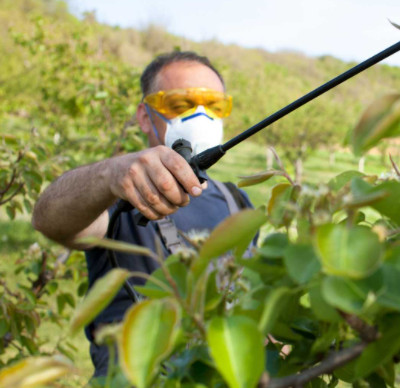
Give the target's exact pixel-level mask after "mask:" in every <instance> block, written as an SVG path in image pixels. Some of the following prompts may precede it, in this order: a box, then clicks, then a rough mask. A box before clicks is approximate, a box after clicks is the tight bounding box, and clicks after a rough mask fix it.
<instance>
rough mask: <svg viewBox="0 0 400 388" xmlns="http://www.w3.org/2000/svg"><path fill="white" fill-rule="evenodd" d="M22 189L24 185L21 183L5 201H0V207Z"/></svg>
mask: <svg viewBox="0 0 400 388" xmlns="http://www.w3.org/2000/svg"><path fill="white" fill-rule="evenodd" d="M23 187H24V184H23V183H21V184H20V185H19V186H18V187H17V189H16V190H15V191H14V193H12V194H11V195H10V196H9V197H8V198H7V199H4V200H3V201H0V205H4V204H5V203H7V202H9V201H11V200H12V199H13V198H14V197H15V196H16V195H17V194H18V193H19V192H20V191H21V189H22V188H23Z"/></svg>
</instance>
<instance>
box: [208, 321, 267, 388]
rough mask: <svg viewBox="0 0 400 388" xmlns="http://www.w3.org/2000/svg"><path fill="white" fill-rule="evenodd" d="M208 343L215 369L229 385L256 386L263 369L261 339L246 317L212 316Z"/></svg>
mask: <svg viewBox="0 0 400 388" xmlns="http://www.w3.org/2000/svg"><path fill="white" fill-rule="evenodd" d="M207 342H208V345H209V347H210V352H211V356H212V357H213V359H214V361H215V364H216V368H217V369H218V371H219V372H220V373H221V375H222V376H223V377H224V379H225V381H226V382H227V383H228V385H229V387H230V388H251V387H255V386H256V385H257V383H258V381H259V379H260V376H261V374H262V373H263V371H264V365H265V353H264V338H263V336H262V334H261V333H260V331H259V330H258V328H257V325H256V323H255V322H254V321H253V320H251V319H249V318H246V317H242V316H231V317H224V318H222V317H214V318H213V319H212V320H211V322H210V324H209V326H208V328H207Z"/></svg>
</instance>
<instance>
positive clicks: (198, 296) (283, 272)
mask: <svg viewBox="0 0 400 388" xmlns="http://www.w3.org/2000/svg"><path fill="white" fill-rule="evenodd" d="M0 4H1V5H2V7H1V9H0V21H1V23H0V41H1V43H2V44H1V45H0V55H1V56H2V57H4V58H7V61H2V62H1V63H0V70H1V74H2V78H1V79H0V125H1V128H2V129H1V133H0V153H1V160H2V161H1V162H0V205H3V206H2V207H1V209H2V210H3V209H4V211H5V212H6V213H7V215H8V217H9V218H10V219H14V218H15V217H18V216H25V217H26V215H29V214H30V213H31V208H32V205H33V203H34V202H35V200H36V199H37V196H38V195H39V193H40V191H41V190H42V188H43V186H45V185H46V184H47V183H48V182H50V181H52V180H53V179H54V178H56V177H57V176H58V175H59V174H60V173H61V172H62V171H64V170H65V169H68V168H74V167H76V166H78V165H81V164H83V163H89V162H93V161H96V160H99V159H102V158H105V157H109V156H112V155H115V154H118V153H120V152H128V151H135V150H137V149H139V148H141V147H142V146H143V143H142V140H141V138H140V135H139V131H138V128H137V127H136V126H135V122H134V119H133V118H132V115H133V114H134V109H135V106H136V104H137V102H138V101H139V98H140V92H139V82H138V75H139V70H137V69H136V68H135V67H132V64H134V65H135V66H143V65H144V64H145V63H146V62H148V61H149V60H150V59H151V58H152V56H153V55H154V54H157V53H158V52H160V51H165V50H169V49H172V48H176V47H180V48H182V49H188V48H191V49H196V50H197V51H199V52H200V53H204V54H207V55H209V56H210V57H211V59H212V60H213V61H214V62H216V63H217V65H219V66H218V67H219V68H221V69H222V73H223V75H224V77H225V79H226V81H227V86H228V90H229V91H230V92H231V93H232V94H233V95H234V100H235V104H236V105H235V115H233V116H232V117H231V118H229V120H228V121H227V132H228V134H229V135H231V134H234V133H236V132H238V131H239V130H240V131H241V130H243V129H245V127H247V126H250V125H252V124H254V123H255V122H257V121H259V120H261V119H262V118H264V117H265V116H266V115H267V114H268V113H272V112H274V111H275V110H277V109H279V108H281V107H283V106H284V105H286V104H287V103H289V102H291V101H292V100H294V99H295V98H297V97H299V96H300V95H302V94H304V93H306V92H307V91H309V90H311V89H312V88H314V87H316V86H318V85H319V84H321V83H322V82H324V81H326V80H327V79H330V78H332V77H333V76H334V75H337V74H338V73H340V72H342V71H343V70H345V69H346V67H347V66H348V65H347V64H345V63H343V62H341V61H339V60H336V59H334V58H331V57H321V58H315V59H310V58H306V57H304V56H301V55H298V54H293V53H276V54H269V53H266V52H263V51H261V50H245V49H241V48H239V47H228V46H223V45H221V44H219V43H218V42H207V43H205V44H197V43H196V44H195V43H192V42H188V41H185V40H183V39H180V38H178V37H175V36H173V35H171V34H168V33H166V32H165V31H163V29H162V28H159V27H157V26H150V27H148V28H147V29H146V30H144V31H135V30H133V29H126V30H123V29H117V28H111V27H108V26H103V25H100V24H99V23H97V22H96V20H95V17H94V15H93V14H87V15H86V16H85V18H84V20H82V21H81V20H78V19H77V18H75V17H73V16H72V15H71V14H70V13H69V12H68V9H67V7H66V6H65V3H63V2H61V1H55V0H54V1H41V0H14V1H9V0H1V1H0ZM399 86H400V73H399V71H398V69H395V68H391V67H389V66H377V67H375V68H374V69H371V70H370V71H369V72H368V74H363V75H360V77H359V78H357V79H355V80H353V81H352V83H351V84H350V83H349V84H346V85H343V86H341V87H340V88H339V89H338V90H335V91H332V92H331V94H330V96H329V97H327V96H325V97H323V98H322V99H320V100H318V101H316V102H315V103H313V104H312V105H309V106H307V107H304V108H303V109H302V110H300V111H298V112H296V113H294V114H293V115H291V116H289V117H287V118H286V119H285V120H283V121H282V122H280V123H279V124H278V123H277V125H276V126H273V127H271V128H269V129H268V130H267V131H265V132H264V133H263V134H262V135H260V137H259V140H260V139H261V140H262V141H264V142H266V143H267V144H273V145H275V146H276V147H277V148H278V150H279V153H280V154H281V155H283V156H284V161H289V162H294V161H296V160H297V159H299V158H301V159H304V158H305V157H306V156H307V154H308V152H310V151H311V150H313V149H315V148H317V147H319V146H326V147H330V146H331V145H336V144H338V143H340V141H341V138H342V137H343V134H344V133H345V132H346V131H347V130H348V129H349V128H351V127H352V126H353V124H354V119H355V117H357V116H358V114H359V112H360V110H361V108H362V105H363V104H365V103H366V102H367V101H370V100H371V97H372V96H374V95H376V94H377V93H378V92H379V93H383V92H387V91H392V92H394V91H395V90H397V91H398V90H399ZM4 97H7V98H4ZM398 104H399V103H398V94H392V95H390V96H388V97H382V98H381V100H379V101H378V102H375V103H374V104H373V105H371V107H370V108H369V109H368V110H367V111H366V113H365V114H364V115H363V117H362V119H361V121H360V122H359V124H358V125H357V127H356V129H355V130H354V131H351V133H350V135H349V137H348V139H349V144H351V145H352V147H353V149H354V151H355V152H356V153H358V154H362V153H364V152H366V151H368V150H369V149H371V148H372V147H375V146H377V145H378V144H379V143H380V142H381V141H382V139H384V138H391V137H394V136H397V135H398V131H399V119H398V117H399V109H398ZM283 150H284V151H283ZM277 161H278V162H277V163H276V164H277V166H276V168H275V169H274V170H268V171H267V172H263V173H260V174H257V176H251V177H246V178H244V179H243V182H242V184H243V185H247V184H250V183H251V184H253V183H261V182H263V181H267V180H274V179H275V178H274V177H275V176H279V177H284V178H286V181H287V182H284V183H282V182H281V181H280V182H278V183H277V184H276V185H275V186H274V187H273V188H272V190H271V192H270V198H269V200H268V203H267V207H266V208H261V209H258V210H248V211H245V212H242V213H239V214H237V215H236V216H234V217H232V218H230V219H228V220H226V222H224V223H223V224H221V226H220V227H219V228H218V229H216V230H215V231H214V232H213V234H212V235H211V236H210V237H209V239H208V240H206V241H205V242H204V244H202V245H199V244H198V243H196V242H193V249H188V250H185V251H182V252H180V253H179V254H177V255H173V256H171V257H169V258H168V259H167V260H166V261H165V262H163V261H161V260H159V261H160V268H159V269H158V270H157V271H156V272H155V273H154V274H153V275H152V276H151V277H150V278H149V279H148V280H147V283H146V285H145V286H143V287H141V288H138V291H140V292H141V293H142V294H143V295H145V296H146V297H147V299H146V300H144V301H142V302H141V303H139V304H137V305H135V306H134V307H133V308H132V309H131V310H130V311H129V312H128V313H127V315H126V318H125V320H124V322H123V323H122V325H121V326H111V327H104V328H102V330H100V331H99V332H97V333H96V340H97V341H98V343H103V344H106V345H108V346H109V348H110V354H111V360H110V368H109V375H108V376H107V377H106V378H103V379H98V380H97V381H92V382H91V384H92V386H93V387H95V386H96V387H101V386H118V387H124V386H126V387H128V386H131V384H135V385H137V386H138V387H146V386H151V385H155V386H166V387H180V386H182V387H183V386H185V387H194V386H198V387H202V386H203V387H209V386H210V387H214V386H216V387H217V386H219V387H224V386H230V387H253V386H256V385H257V384H259V386H261V387H270V388H271V387H286V386H293V385H298V386H300V385H305V386H310V387H311V386H321V387H326V386H328V387H334V386H336V385H337V383H338V381H339V380H340V381H345V382H350V383H351V384H353V386H355V387H357V386H361V384H369V386H371V387H376V386H386V385H387V386H394V379H395V372H394V364H395V362H396V361H397V360H398V357H399V354H400V342H399V338H400V336H399V327H400V325H399V323H400V322H399V320H400V311H399V306H400V303H399V302H400V291H399V287H398V277H399V274H400V273H399V271H400V256H399V254H400V251H399V249H398V225H399V223H400V207H399V206H398V205H397V203H398V197H399V194H400V183H399V182H398V176H393V175H388V176H382V177H376V176H366V175H364V174H361V173H358V172H354V171H350V172H344V173H342V174H340V175H339V176H337V177H336V178H335V179H332V180H331V181H329V182H326V183H325V184H319V185H318V186H310V185H307V184H301V180H300V179H296V178H293V177H291V176H290V174H289V173H288V172H287V171H286V170H285V168H284V164H283V162H282V161H280V159H279V158H277ZM393 167H394V168H395V170H396V171H398V168H397V165H396V164H395V163H394V162H393ZM399 174H400V173H399ZM371 209H372V210H371ZM260 226H264V228H265V229H266V230H269V231H272V232H271V233H269V234H268V235H267V236H266V237H265V238H263V239H262V241H261V244H260V246H259V248H258V249H257V250H256V251H255V252H253V254H254V257H253V258H252V259H251V260H248V259H244V258H243V253H244V250H245V247H246V245H247V242H248V241H250V240H251V239H252V238H253V236H254V234H255V233H256V231H257V230H258V229H259V228H260ZM97 243H98V245H103V246H106V247H112V248H113V249H124V250H125V251H126V250H127V249H128V250H131V251H137V250H141V252H143V248H141V247H126V246H121V245H119V244H118V243H110V242H109V241H106V242H104V241H99V242H97ZM16 254H17V255H18V256H19V258H18V261H17V268H16V269H15V273H14V277H13V278H12V279H9V278H7V277H6V274H5V273H4V274H1V277H2V280H1V282H0V306H1V308H0V365H1V367H2V371H1V372H0V382H1V385H5V386H16V385H17V384H19V386H27V385H28V384H31V385H34V384H45V383H46V382H47V381H50V380H52V379H53V378H56V377H58V376H60V375H61V374H63V373H67V372H71V371H73V369H71V365H70V363H69V362H67V361H65V359H61V360H60V359H59V358H58V355H59V354H60V353H61V354H63V355H64V356H66V357H67V358H69V359H71V360H73V359H74V352H75V350H76V349H75V348H74V346H73V345H72V344H71V342H70V338H69V333H66V334H65V335H63V336H62V338H60V339H59V340H57V343H56V345H55V346H54V348H52V349H49V347H48V346H46V338H45V337H42V336H39V334H38V329H39V327H42V326H43V325H44V324H47V323H50V324H54V325H59V326H60V327H65V326H66V325H67V322H68V321H70V316H71V315H72V310H73V309H75V308H76V306H77V304H78V302H79V299H80V298H81V297H82V296H83V295H84V294H85V292H86V288H87V280H86V269H85V267H84V262H83V256H82V254H80V253H77V252H73V253H71V252H65V251H63V250H60V248H58V247H54V246H50V245H49V244H48V243H47V244H41V245H39V244H34V245H32V246H31V247H30V248H29V249H28V250H26V251H19V252H16ZM150 254H151V253H150ZM220 255H224V257H223V259H222V260H218V259H216V257H217V256H220ZM217 261H218V262H219V265H216V262H217ZM213 264H214V265H213ZM128 275H129V276H130V275H132V274H127V273H126V272H111V273H110V274H109V277H107V278H106V279H103V283H99V284H98V285H97V287H94V288H93V289H92V291H91V293H90V294H89V295H88V297H87V298H86V299H85V302H84V304H82V305H81V307H79V308H78V309H76V311H75V315H74V318H73V319H72V321H70V328H71V331H72V332H74V331H77V330H78V329H81V328H82V326H83V325H84V324H85V323H87V322H88V321H90V320H91V319H92V318H93V316H95V315H96V313H97V312H98V311H99V310H100V309H101V308H102V307H103V306H104V305H105V304H106V303H108V302H109V301H110V300H111V299H112V296H113V295H114V293H115V292H116V291H117V290H118V288H119V287H120V286H121V284H122V283H123V281H124V279H125V278H126V276H128ZM134 275H135V276H138V274H134ZM65 285H66V287H65ZM98 288H101V290H102V293H101V294H99V292H98ZM66 289H67V290H66ZM143 327H145V328H146V331H147V332H149V335H148V336H147V335H146V337H145V336H143V335H142V333H143V330H144V329H143ZM115 342H116V343H117V344H118V348H119V355H120V365H114V358H113V353H114V345H113V344H114V343H115ZM266 342H267V343H266ZM149 343H151V346H149ZM132 349H134V351H133V350H132ZM137 349H141V350H140V353H141V354H143V355H144V357H143V358H142V359H140V360H139V359H138V358H136V357H134V355H135V352H137ZM55 355H57V356H56V357H55ZM338 356H339V358H341V359H342V360H343V364H339V363H338V362H337V358H338ZM26 379H28V380H26ZM306 384H308V385H306Z"/></svg>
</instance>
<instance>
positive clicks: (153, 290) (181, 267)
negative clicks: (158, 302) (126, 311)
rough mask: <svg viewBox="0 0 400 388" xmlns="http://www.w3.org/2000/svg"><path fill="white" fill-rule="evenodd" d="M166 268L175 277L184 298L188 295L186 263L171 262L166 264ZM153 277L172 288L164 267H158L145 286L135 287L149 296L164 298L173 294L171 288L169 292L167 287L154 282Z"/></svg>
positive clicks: (180, 293)
mask: <svg viewBox="0 0 400 388" xmlns="http://www.w3.org/2000/svg"><path fill="white" fill-rule="evenodd" d="M166 270H167V271H168V272H169V273H170V275H171V277H172V278H173V279H174V281H175V283H176V285H177V287H178V291H179V295H181V296H182V298H185V297H186V291H187V284H186V275H187V267H186V265H185V264H184V263H181V262H179V261H175V262H171V263H168V264H167V265H166ZM152 279H157V280H159V281H160V282H162V283H163V284H165V286H166V288H168V289H171V285H170V284H169V282H168V280H167V279H166V277H165V274H164V271H163V270H162V268H157V269H156V270H155V271H154V272H153V273H152V274H151V277H150V278H149V279H148V280H147V281H146V284H145V285H144V286H135V289H136V290H137V291H138V292H140V293H141V294H143V295H145V296H147V297H149V298H163V297H165V296H168V295H170V296H171V295H173V291H172V289H171V291H170V292H167V291H166V289H165V288H161V287H160V286H159V285H158V284H157V283H155V282H153V281H152Z"/></svg>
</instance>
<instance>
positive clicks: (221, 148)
mask: <svg viewBox="0 0 400 388" xmlns="http://www.w3.org/2000/svg"><path fill="white" fill-rule="evenodd" d="M399 50H400V42H397V43H395V44H394V45H393V46H390V47H388V48H387V49H385V50H383V51H381V52H380V53H378V54H376V55H374V56H372V57H371V58H369V59H367V60H365V61H364V62H361V63H360V64H358V65H356V66H354V67H352V68H351V69H349V70H347V71H345V72H344V73H342V74H340V75H339V76H337V77H335V78H333V79H331V80H330V81H328V82H326V83H325V84H323V85H321V86H319V87H318V88H316V89H314V90H312V91H311V92H309V93H307V94H306V95H304V96H303V97H300V98H299V99H297V100H295V101H293V102H292V103H290V104H289V105H287V106H285V107H284V108H282V109H280V110H278V111H277V112H275V113H273V114H272V115H270V116H268V117H267V118H265V119H264V120H262V121H260V122H259V123H257V124H255V125H253V126H252V127H250V128H249V129H247V130H246V131H244V132H242V133H241V134H239V135H237V136H235V137H234V138H233V139H231V140H228V141H227V142H226V143H224V144H220V145H218V146H216V147H212V148H209V149H208V150H205V151H203V152H201V153H199V154H198V155H194V156H193V157H192V156H191V154H192V149H191V145H190V143H189V142H188V141H186V140H184V139H179V140H177V141H176V142H175V143H174V144H173V146H172V148H173V149H174V150H175V151H176V152H178V153H179V154H180V155H181V156H182V157H183V158H184V159H185V160H186V161H187V162H188V163H189V164H190V166H191V167H192V169H193V171H194V173H195V174H196V176H197V177H198V178H199V180H200V182H204V181H205V180H207V176H206V174H205V170H207V169H209V168H210V167H211V166H213V165H214V164H215V163H216V162H218V160H220V159H221V158H222V157H223V156H224V155H225V153H226V152H227V151H228V150H230V149H231V148H232V147H234V146H236V145H237V144H239V143H241V142H242V141H243V140H246V139H247V138H249V137H250V136H252V135H254V134H256V133H257V132H258V131H260V130H261V129H264V128H266V127H268V126H269V125H271V124H272V123H275V122H276V121H278V120H279V119H281V118H282V117H284V116H286V115H287V114H289V113H291V112H293V111H294V110H296V109H298V108H300V107H301V106H303V105H305V104H307V103H308V102H310V101H312V100H313V99H314V98H317V97H318V96H320V95H321V94H323V93H325V92H327V91H328V90H331V89H333V88H334V87H336V86H338V85H340V84H341V83H343V82H345V81H347V80H348V79H350V78H351V77H354V76H355V75H357V74H359V73H361V72H362V71H364V70H366V69H368V68H369V67H371V66H373V65H375V64H376V63H378V62H380V61H382V60H383V59H385V58H387V57H389V56H391V55H393V54H395V53H396V52H398V51H399ZM131 209H133V206H132V205H131V204H130V203H129V202H127V201H123V200H120V201H119V202H118V205H117V209H116V210H115V212H114V213H113V215H112V217H111V219H110V223H109V226H108V230H107V237H108V238H112V236H113V234H114V233H113V232H114V224H115V221H116V219H117V218H118V216H119V214H121V212H124V211H129V210H131ZM135 220H136V222H137V223H138V224H139V225H142V226H145V225H147V222H148V219H147V218H146V217H144V216H143V215H142V214H140V213H139V214H137V218H136V219H135ZM108 254H109V258H110V261H111V263H112V265H113V267H117V266H118V264H117V261H116V258H115V254H114V252H113V251H111V250H109V251H108ZM125 288H126V289H127V291H128V294H129V295H130V296H131V297H132V299H133V300H134V301H137V300H138V295H137V293H136V291H135V290H134V289H133V287H132V286H131V285H130V284H129V283H128V282H125Z"/></svg>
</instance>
